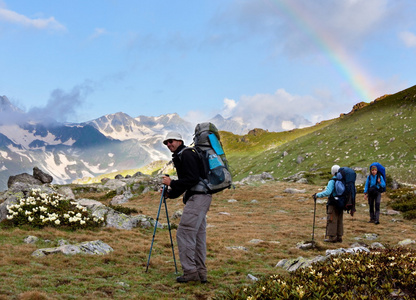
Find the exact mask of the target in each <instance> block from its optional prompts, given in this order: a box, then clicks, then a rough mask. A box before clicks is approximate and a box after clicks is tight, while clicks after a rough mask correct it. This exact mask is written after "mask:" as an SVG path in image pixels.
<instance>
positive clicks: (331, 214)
mask: <svg viewBox="0 0 416 300" xmlns="http://www.w3.org/2000/svg"><path fill="white" fill-rule="evenodd" d="M339 168H340V167H339V166H338V165H333V166H332V168H331V174H332V176H333V177H332V178H331V179H330V180H329V181H328V185H327V186H326V188H325V191H323V192H320V193H317V194H314V195H313V197H314V199H315V201H316V198H323V197H328V202H327V204H326V213H327V221H326V234H325V237H326V239H325V240H324V242H328V243H341V242H342V236H343V235H344V223H343V217H344V211H343V210H342V209H338V208H337V207H336V206H335V205H334V203H332V202H331V201H330V198H333V197H331V196H336V193H335V180H334V179H336V178H337V177H336V175H337V172H338V170H339Z"/></svg>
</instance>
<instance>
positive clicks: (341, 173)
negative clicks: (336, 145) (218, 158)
mask: <svg viewBox="0 0 416 300" xmlns="http://www.w3.org/2000/svg"><path fill="white" fill-rule="evenodd" d="M356 178H357V174H356V173H355V171H354V170H353V169H351V168H348V167H342V168H339V170H338V172H337V174H336V179H334V180H335V196H331V200H332V203H335V205H336V206H337V207H338V209H342V210H345V211H347V213H349V214H351V216H353V215H354V212H355V195H356V193H357V191H356V188H355V180H356Z"/></svg>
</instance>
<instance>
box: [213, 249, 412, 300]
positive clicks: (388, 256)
mask: <svg viewBox="0 0 416 300" xmlns="http://www.w3.org/2000/svg"><path fill="white" fill-rule="evenodd" d="M415 281H416V251H415V250H410V249H404V248H397V249H386V250H380V251H377V252H370V253H366V252H361V253H357V254H343V255H339V256H333V257H330V258H329V260H327V261H326V262H321V263H317V264H313V265H312V266H310V267H307V268H303V269H298V270H297V271H295V272H293V273H291V274H289V275H288V276H280V275H273V276H270V277H266V278H263V279H261V280H259V281H257V282H256V283H255V284H253V285H251V286H249V287H242V288H240V289H238V290H237V291H235V292H233V293H229V294H228V295H225V296H220V297H216V298H215V299H247V300H255V299H256V300H258V299H393V298H394V299H414V298H413V297H414V295H416V285H415Z"/></svg>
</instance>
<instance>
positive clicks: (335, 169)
mask: <svg viewBox="0 0 416 300" xmlns="http://www.w3.org/2000/svg"><path fill="white" fill-rule="evenodd" d="M339 168H340V167H339V166H338V165H333V166H332V168H331V174H332V176H334V175H335V174H336V173H337V172H338V170H339Z"/></svg>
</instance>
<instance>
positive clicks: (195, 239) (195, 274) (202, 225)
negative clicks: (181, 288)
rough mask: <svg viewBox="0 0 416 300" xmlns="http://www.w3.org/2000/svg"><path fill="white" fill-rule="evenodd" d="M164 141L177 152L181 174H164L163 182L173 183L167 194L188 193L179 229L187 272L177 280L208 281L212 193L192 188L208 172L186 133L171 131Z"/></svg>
mask: <svg viewBox="0 0 416 300" xmlns="http://www.w3.org/2000/svg"><path fill="white" fill-rule="evenodd" d="M163 143H164V144H165V145H166V146H167V147H168V148H169V150H170V151H171V152H172V153H173V154H172V161H173V164H174V166H175V168H176V173H177V175H178V179H177V180H172V179H171V178H170V177H168V176H164V177H163V178H162V183H163V184H165V185H167V186H169V188H168V190H167V195H166V196H167V198H177V197H179V196H180V195H182V194H183V193H185V195H184V197H183V202H184V204H185V208H184V209H183V213H182V217H181V221H180V222H179V227H178V231H177V233H176V240H177V243H178V249H179V258H180V261H181V265H182V269H183V275H182V276H180V277H178V278H176V281H177V282H188V281H201V282H202V283H206V282H207V268H206V265H205V260H206V225H207V222H206V214H207V212H208V210H209V207H210V205H211V200H212V195H210V194H206V193H196V192H193V191H190V189H191V188H192V187H193V186H195V185H196V184H198V182H199V181H200V179H201V178H204V176H205V175H204V173H203V172H204V171H203V166H202V163H201V160H200V159H199V156H198V154H197V153H196V152H194V151H193V150H192V149H190V148H187V147H185V145H184V142H183V139H182V136H181V135H180V134H179V133H177V132H169V133H168V134H167V136H166V138H165V140H164V141H163Z"/></svg>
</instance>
